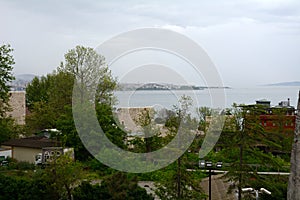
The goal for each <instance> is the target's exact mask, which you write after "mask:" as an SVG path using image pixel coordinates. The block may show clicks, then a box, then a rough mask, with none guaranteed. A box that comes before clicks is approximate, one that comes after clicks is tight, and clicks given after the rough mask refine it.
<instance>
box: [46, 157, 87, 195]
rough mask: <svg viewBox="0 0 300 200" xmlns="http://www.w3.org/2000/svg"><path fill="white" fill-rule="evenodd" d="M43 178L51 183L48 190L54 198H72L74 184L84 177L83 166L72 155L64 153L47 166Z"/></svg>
mask: <svg viewBox="0 0 300 200" xmlns="http://www.w3.org/2000/svg"><path fill="white" fill-rule="evenodd" d="M43 178H44V180H46V182H47V183H48V184H49V185H48V190H50V191H51V193H52V194H53V196H54V199H62V198H65V199H68V200H72V192H73V190H74V185H76V184H78V182H79V181H80V180H81V178H82V167H81V164H80V163H79V162H75V161H74V160H73V159H72V158H71V157H70V155H67V154H66V155H62V156H60V157H58V158H55V159H54V160H53V161H51V162H50V163H49V164H48V166H46V169H45V171H44V174H43Z"/></svg>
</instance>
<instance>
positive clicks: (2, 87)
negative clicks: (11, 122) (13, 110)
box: [0, 44, 15, 117]
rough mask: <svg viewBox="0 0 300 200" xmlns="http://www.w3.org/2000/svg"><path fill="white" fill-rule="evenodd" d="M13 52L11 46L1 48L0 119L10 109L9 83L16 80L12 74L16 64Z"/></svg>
mask: <svg viewBox="0 0 300 200" xmlns="http://www.w3.org/2000/svg"><path fill="white" fill-rule="evenodd" d="M12 52H13V49H12V48H11V46H10V45H9V44H8V45H5V44H4V45H1V46H0V117H3V116H4V114H5V111H6V110H7V108H8V105H7V103H8V100H9V95H8V91H9V89H10V87H9V86H8V83H9V82H10V81H12V80H14V79H15V78H14V76H13V74H12V70H13V65H14V64H15V61H14V57H13V55H12Z"/></svg>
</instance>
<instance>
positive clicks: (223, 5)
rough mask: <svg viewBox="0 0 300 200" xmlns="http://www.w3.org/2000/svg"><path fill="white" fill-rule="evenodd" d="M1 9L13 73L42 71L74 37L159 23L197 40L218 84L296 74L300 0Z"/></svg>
mask: <svg viewBox="0 0 300 200" xmlns="http://www.w3.org/2000/svg"><path fill="white" fill-rule="evenodd" d="M0 17H1V30H0V44H3V43H10V44H11V45H12V47H13V48H14V49H15V51H14V56H15V60H16V65H15V69H14V72H15V74H23V73H32V74H36V75H44V74H46V73H50V72H52V71H53V70H54V69H55V68H56V67H57V66H58V65H59V62H60V61H62V60H63V55H64V54H65V53H66V51H67V50H68V49H71V48H74V47H75V46H76V45H78V44H79V45H84V46H90V47H97V46H98V45H99V44H101V43H102V42H104V41H105V40H107V39H109V38H111V37H112V36H115V35H117V34H119V33H122V32H124V31H129V30H132V29H137V28H143V27H160V28H167V29H170V30H174V31H177V32H179V33H182V34H184V35H186V36H188V37H189V38H191V39H192V40H194V41H196V42H197V43H198V44H199V45H200V46H201V47H203V48H204V49H205V50H206V52H207V54H208V55H209V56H210V57H211V59H212V61H213V62H214V63H215V65H216V67H217V69H218V71H219V73H220V74H221V77H222V79H223V81H224V84H225V85H228V86H232V87H238V86H251V85H259V84H265V83H275V82H284V81H297V80H298V81H299V80H300V78H299V76H300V56H299V54H300V53H299V52H300V1H299V0H243V1H240V0H226V1H225V0H214V1H213V0H212V1H199V0H194V1H192V0H191V1H174V0H169V1H168V0H165V1H161V0H159V1H155V0H151V1H104V0H102V1H101V0H100V1H99V0H85V1H77V0H70V1H58V0H56V1H55V0H53V1H48V2H46V1H39V0H35V1H34V0H27V1H21V0H20V1H15V0H10V1H9V0H7V1H3V0H0Z"/></svg>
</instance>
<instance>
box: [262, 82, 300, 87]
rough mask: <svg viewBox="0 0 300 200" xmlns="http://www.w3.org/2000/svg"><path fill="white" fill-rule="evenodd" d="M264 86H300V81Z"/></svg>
mask: <svg viewBox="0 0 300 200" xmlns="http://www.w3.org/2000/svg"><path fill="white" fill-rule="evenodd" d="M264 86H300V81H292V82H281V83H272V84H266V85H264Z"/></svg>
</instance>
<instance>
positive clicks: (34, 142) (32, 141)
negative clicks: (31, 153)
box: [2, 136, 61, 149]
mask: <svg viewBox="0 0 300 200" xmlns="http://www.w3.org/2000/svg"><path fill="white" fill-rule="evenodd" d="M2 145H5V146H13V147H29V148H35V149H41V148H44V147H55V146H56V147H57V146H61V143H60V142H59V141H56V140H52V139H49V138H47V137H45V136H33V137H28V138H21V139H11V140H9V141H6V142H3V143H2Z"/></svg>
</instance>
